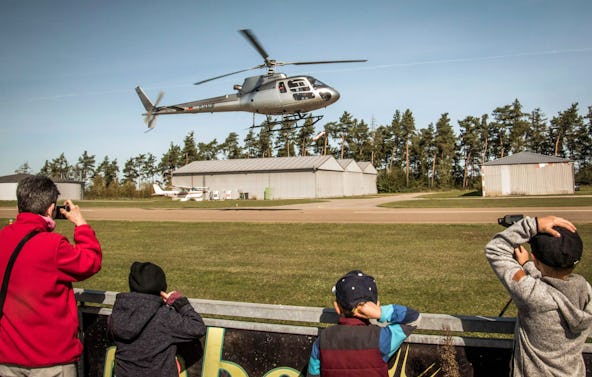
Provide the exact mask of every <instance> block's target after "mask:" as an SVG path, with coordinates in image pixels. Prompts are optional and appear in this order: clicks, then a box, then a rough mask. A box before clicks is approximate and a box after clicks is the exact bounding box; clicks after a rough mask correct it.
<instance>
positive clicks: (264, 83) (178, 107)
mask: <svg viewBox="0 0 592 377" xmlns="http://www.w3.org/2000/svg"><path fill="white" fill-rule="evenodd" d="M239 32H240V33H241V34H242V35H243V36H244V37H245V38H246V39H247V41H249V42H250V43H251V45H252V46H253V47H254V48H255V50H257V52H258V53H259V54H260V55H261V57H263V64H260V65H257V66H255V67H252V68H247V69H242V70H240V71H236V72H231V73H227V74H224V75H220V76H216V77H212V78H209V79H207V80H202V81H199V82H196V83H194V85H201V84H204V83H206V82H210V81H213V80H217V79H221V78H223V77H227V76H231V75H235V74H238V73H242V72H246V71H250V70H255V69H262V68H267V74H263V75H259V76H250V77H247V78H245V79H244V82H243V84H242V85H234V90H235V91H236V93H232V94H226V95H222V96H218V97H212V98H207V99H202V100H197V101H191V102H185V103H179V104H175V105H168V106H159V103H160V101H161V100H162V97H163V92H160V93H159V95H158V97H157V99H156V101H155V102H154V103H153V102H152V101H151V100H150V99H149V98H148V96H147V95H146V93H144V90H143V89H142V87H140V86H137V87H136V93H137V94H138V96H139V97H140V101H141V102H142V105H143V106H144V108H145V109H146V113H144V114H142V115H144V116H145V118H144V123H145V124H146V126H147V127H148V128H147V131H150V130H151V129H153V128H154V126H155V125H156V117H157V116H159V115H170V114H194V113H215V112H230V111H245V112H250V113H253V126H252V127H255V124H254V116H255V114H264V115H267V116H268V118H267V119H268V120H267V124H269V125H272V126H273V125H274V124H278V123H281V122H291V121H292V122H296V123H297V122H298V121H299V120H303V119H311V120H312V122H313V124H315V123H316V122H318V121H319V120H320V119H321V118H322V117H323V116H322V115H316V116H313V115H312V113H311V112H312V111H314V110H318V109H320V108H323V107H327V106H329V105H331V104H333V103H335V102H337V100H338V99H339V97H340V94H339V92H338V91H337V90H335V89H334V88H332V87H330V86H328V85H326V84H324V83H323V82H322V81H320V80H318V79H316V78H314V77H312V76H310V75H298V76H291V77H288V76H287V75H286V74H284V73H280V72H276V70H275V68H276V67H280V66H284V65H308V64H332V63H363V62H366V61H367V60H365V59H358V60H326V61H306V62H281V61H276V60H274V59H270V58H269V55H268V54H267V52H266V51H265V49H264V48H263V46H262V45H261V43H259V41H258V40H257V38H256V37H255V35H254V34H253V32H252V31H251V30H250V29H242V30H239ZM272 116H281V117H282V120H281V121H271V120H270V119H271V117H272Z"/></svg>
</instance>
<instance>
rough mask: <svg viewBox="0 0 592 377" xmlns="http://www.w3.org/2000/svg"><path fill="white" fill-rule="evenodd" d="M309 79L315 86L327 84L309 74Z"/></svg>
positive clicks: (319, 86)
mask: <svg viewBox="0 0 592 377" xmlns="http://www.w3.org/2000/svg"><path fill="white" fill-rule="evenodd" d="M308 81H310V83H311V85H312V87H313V88H315V89H316V88H321V87H326V86H327V84H325V83H324V82H322V81H321V80H317V79H315V78H314V77H311V76H308Z"/></svg>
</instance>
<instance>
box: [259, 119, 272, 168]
mask: <svg viewBox="0 0 592 377" xmlns="http://www.w3.org/2000/svg"><path fill="white" fill-rule="evenodd" d="M270 120H271V117H267V121H266V122H264V123H263V124H262V126H261V128H259V137H258V143H257V149H258V151H257V152H258V154H257V156H258V157H262V158H265V157H273V154H272V145H273V140H272V132H273V131H272V128H271V126H269V122H270Z"/></svg>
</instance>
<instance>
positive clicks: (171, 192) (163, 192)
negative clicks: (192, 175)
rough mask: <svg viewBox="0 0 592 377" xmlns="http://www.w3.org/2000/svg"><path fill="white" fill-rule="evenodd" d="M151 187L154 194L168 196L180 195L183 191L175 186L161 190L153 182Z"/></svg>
mask: <svg viewBox="0 0 592 377" xmlns="http://www.w3.org/2000/svg"><path fill="white" fill-rule="evenodd" d="M152 187H153V188H154V194H152V195H154V196H166V197H169V198H176V197H177V196H179V195H181V194H183V193H184V191H183V190H182V189H177V188H175V189H174V190H163V189H162V188H161V187H160V186H159V185H158V183H155V184H153V185H152Z"/></svg>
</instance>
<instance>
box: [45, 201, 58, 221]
mask: <svg viewBox="0 0 592 377" xmlns="http://www.w3.org/2000/svg"><path fill="white" fill-rule="evenodd" d="M55 208H56V204H55V203H51V205H50V206H49V208H48V209H47V211H46V212H45V216H47V217H52V218H53V212H54V211H55Z"/></svg>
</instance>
